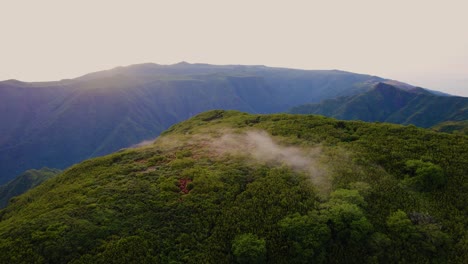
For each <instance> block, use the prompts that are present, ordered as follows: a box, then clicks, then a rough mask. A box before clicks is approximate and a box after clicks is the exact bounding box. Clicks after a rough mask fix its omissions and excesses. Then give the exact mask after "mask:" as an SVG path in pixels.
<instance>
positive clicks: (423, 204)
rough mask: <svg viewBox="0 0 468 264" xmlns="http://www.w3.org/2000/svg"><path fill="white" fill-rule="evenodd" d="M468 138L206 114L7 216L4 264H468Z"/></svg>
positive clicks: (0, 226)
mask: <svg viewBox="0 0 468 264" xmlns="http://www.w3.org/2000/svg"><path fill="white" fill-rule="evenodd" d="M466 168H468V137H466V136H463V135H455V134H446V133H438V132H433V131H430V130H426V129H422V128H417V127H414V126H408V127H405V126H401V125H393V124H382V123H378V124H377V123H365V122H362V121H338V120H335V119H331V118H326V117H321V116H314V115H307V116H305V115H289V114H274V115H250V114H246V113H241V112H236V111H210V112H206V113H202V114H200V115H197V116H195V117H193V118H191V119H189V120H187V121H185V122H182V123H179V124H177V125H174V126H172V127H171V128H170V129H169V130H167V131H166V132H164V133H163V134H162V136H161V137H159V138H158V139H157V140H156V141H155V142H154V143H153V144H151V145H147V146H144V147H140V148H133V149H123V150H120V151H118V152H116V153H113V154H111V155H108V156H104V157H99V158H94V159H90V160H87V161H84V162H82V163H80V164H78V165H75V166H73V167H71V168H69V169H67V170H66V171H65V172H63V173H62V174H60V175H58V176H56V177H54V178H52V179H50V180H48V181H46V182H44V183H43V184H41V185H39V186H38V187H36V188H34V189H32V190H30V191H28V192H27V193H25V194H23V195H21V196H19V197H17V198H15V199H14V200H13V201H12V202H11V203H10V204H9V206H8V207H6V208H5V209H3V210H1V211H0V249H1V252H2V254H0V263H75V264H76V263H130V262H132V263H310V262H313V263H384V262H385V263H402V262H407V263H431V262H434V263H463V262H464V261H466V259H467V258H468V255H467V252H468V251H466V242H467V238H468V231H467V230H468V228H467V227H468V219H467V218H466V217H464V214H465V213H466V211H467V209H468V208H467V204H468V182H467V178H466Z"/></svg>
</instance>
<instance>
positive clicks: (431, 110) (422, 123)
mask: <svg viewBox="0 0 468 264" xmlns="http://www.w3.org/2000/svg"><path fill="white" fill-rule="evenodd" d="M290 112H291V113H294V114H320V115H324V116H328V117H334V118H338V119H344V120H363V121H368V122H389V123H396V124H404V125H408V124H413V125H416V126H419V127H425V128H429V127H432V126H435V125H437V124H439V123H442V122H447V121H466V120H468V98H466V97H458V96H443V95H442V96H441V95H436V94H433V93H430V92H428V91H427V90H424V89H421V88H412V89H407V90H403V89H400V88H398V87H395V86H392V85H390V84H387V83H378V84H375V86H374V88H373V89H371V90H369V91H366V92H364V93H361V94H356V95H353V96H345V97H340V98H336V99H328V100H324V101H322V102H320V103H315V104H305V105H301V106H296V107H293V108H292V109H291V110H290Z"/></svg>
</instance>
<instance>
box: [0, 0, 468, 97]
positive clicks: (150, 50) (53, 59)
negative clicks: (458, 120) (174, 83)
mask: <svg viewBox="0 0 468 264" xmlns="http://www.w3.org/2000/svg"><path fill="white" fill-rule="evenodd" d="M180 61H187V62H191V63H197V62H200V63H211V64H248V65H251V64H255V65H258V64H261V65H267V66H278V67H289V68H301V69H340V70H346V71H351V72H357V73H366V74H371V75H377V76H380V77H384V78H391V79H396V80H399V81H403V82H408V83H410V84H413V85H418V86H423V87H426V88H430V89H435V90H440V91H444V92H448V93H451V94H456V95H463V96H468V0H435V1H434V0H425V1H419V0H387V1H379V0H342V1H336V0H331V1H330V0H328V1H326V0H323V1H313V0H309V1H300V0H288V1H286V0H284V1H276V0H267V1H260V0H259V1H256V0H231V1H224V0H186V1H180V0H167V1H156V0H153V1H143V0H128V1H119V0H113V1H107V0H76V1H70V0H68V1H67V0H55V1H54V0H41V1H35V0H30V1H24V0H0V80H6V79H19V80H22V81H51V80H59V79H64V78H74V77H77V76H80V75H83V74H86V73H89V72H93V71H98V70H105V69H109V68H113V67H116V66H125V65H129V64H136V63H146V62H154V63H159V64H173V63H177V62H180Z"/></svg>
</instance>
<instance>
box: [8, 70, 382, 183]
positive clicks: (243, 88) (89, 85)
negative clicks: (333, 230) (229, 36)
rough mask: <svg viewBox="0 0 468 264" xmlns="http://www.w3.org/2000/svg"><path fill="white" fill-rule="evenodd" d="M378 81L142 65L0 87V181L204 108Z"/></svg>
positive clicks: (109, 148)
mask: <svg viewBox="0 0 468 264" xmlns="http://www.w3.org/2000/svg"><path fill="white" fill-rule="evenodd" d="M377 81H383V79H382V78H379V77H375V76H369V75H361V74H354V73H349V72H343V71H336V70H331V71H305V70H292V69H282V68H269V67H265V66H241V65H233V66H215V65H208V64H188V63H179V64H175V65H158V64H140V65H132V66H128V67H118V68H115V69H112V70H108V71H102V72H96V73H91V74H87V75H85V76H82V77H79V78H76V79H71V80H62V81H58V82H42V83H25V82H20V81H16V80H9V81H4V82H0V184H2V183H5V182H7V181H8V180H10V179H12V178H13V177H14V176H15V175H18V174H20V173H22V172H23V171H25V170H27V169H31V168H41V167H44V166H47V167H53V168H60V169H64V168H66V167H68V166H70V165H72V164H74V163H76V162H79V161H81V160H84V159H87V158H90V157H96V156H100V155H104V154H108V153H111V152H113V151H116V150H118V149H120V148H124V147H128V146H131V145H133V144H137V143H139V142H141V141H143V140H147V139H154V138H155V137H156V136H157V135H159V133H161V132H162V131H163V130H165V129H167V128H168V127H169V126H171V125H173V124H175V123H176V122H179V121H182V120H185V119H187V118H190V117H191V116H193V115H195V114H197V113H200V112H203V111H207V110H210V109H235V110H240V111H246V112H250V113H274V112H283V111H286V110H287V109H289V108H291V107H293V106H296V105H299V104H304V103H309V102H319V101H320V100H322V99H327V98H334V97H337V96H344V95H351V94H357V93H360V92H362V91H366V90H368V89H370V87H371V86H372V84H373V83H375V82H377Z"/></svg>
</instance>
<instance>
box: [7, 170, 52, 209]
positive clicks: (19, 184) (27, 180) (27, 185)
mask: <svg viewBox="0 0 468 264" xmlns="http://www.w3.org/2000/svg"><path fill="white" fill-rule="evenodd" d="M58 173H60V170H57V169H49V168H42V169H40V170H27V171H25V172H24V173H22V174H20V175H18V176H17V177H16V178H14V179H13V180H11V181H9V182H8V183H6V184H4V185H2V186H0V208H4V207H5V206H7V204H8V202H9V201H10V199H11V198H13V197H15V196H18V195H20V194H22V193H25V192H26V191H27V190H29V189H31V188H33V187H35V186H37V185H39V184H41V183H42V182H44V181H45V180H47V179H49V178H51V177H53V176H55V175H57V174H58Z"/></svg>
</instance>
